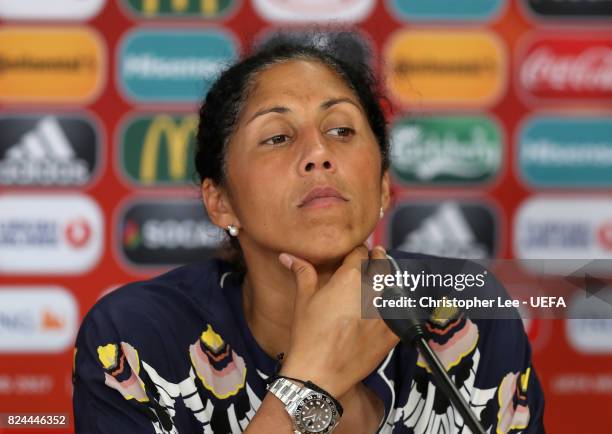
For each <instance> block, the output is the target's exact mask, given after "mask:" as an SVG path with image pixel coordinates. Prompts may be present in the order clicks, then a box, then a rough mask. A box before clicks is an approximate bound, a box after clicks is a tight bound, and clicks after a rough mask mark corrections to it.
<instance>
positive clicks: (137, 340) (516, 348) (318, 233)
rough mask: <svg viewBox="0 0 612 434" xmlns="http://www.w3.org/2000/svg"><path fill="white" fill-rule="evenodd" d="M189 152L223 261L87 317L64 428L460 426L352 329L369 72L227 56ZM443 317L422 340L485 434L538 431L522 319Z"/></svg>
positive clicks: (366, 194)
mask: <svg viewBox="0 0 612 434" xmlns="http://www.w3.org/2000/svg"><path fill="white" fill-rule="evenodd" d="M195 158H196V160H195V162H196V168H197V170H198V173H199V175H200V178H201V180H202V197H203V201H204V204H205V206H206V209H207V212H208V215H209V217H210V219H211V221H212V222H213V223H214V224H216V225H217V226H219V227H221V228H224V229H226V230H227V231H228V234H229V236H230V238H231V243H232V245H233V247H234V249H235V251H236V252H237V255H235V256H234V258H233V259H232V260H231V261H222V260H211V261H208V262H206V263H203V264H195V265H188V266H185V267H181V268H179V269H176V270H173V271H170V272H169V273H167V274H165V275H163V276H160V277H157V278H155V279H152V280H149V281H146V282H137V283H133V284H130V285H127V286H125V287H123V288H121V289H119V290H117V291H115V292H113V293H111V294H110V295H108V296H106V297H105V298H103V299H102V300H100V301H99V302H98V303H97V304H96V306H94V308H93V309H92V310H91V311H90V312H89V314H88V315H87V317H86V318H85V320H84V322H83V325H82V327H81V330H80V332H79V336H78V338H77V344H76V356H75V374H74V386H75V389H74V412H75V426H76V432H77V433H123V432H125V433H128V432H129V433H165V432H180V433H196V432H199V433H201V432H204V433H210V432H214V433H226V432H232V433H236V432H247V433H252V434H257V433H291V432H294V431H296V430H299V431H301V432H332V430H333V432H334V433H374V432H381V433H389V432H397V433H403V432H405V433H411V432H418V433H421V432H428V433H438V432H445V433H451V432H465V431H466V429H467V428H464V427H463V421H462V420H461V417H460V416H458V415H457V414H456V412H454V410H453V408H452V407H451V406H450V404H449V402H448V400H447V399H446V398H445V397H444V396H443V395H442V394H441V393H440V392H439V391H438V390H437V389H436V387H435V385H434V384H433V383H432V380H431V376H430V375H429V373H428V370H427V366H426V364H424V363H423V362H422V361H421V360H420V358H419V357H418V355H417V353H416V352H415V351H414V350H413V349H411V348H409V347H406V346H405V345H403V344H398V338H397V337H396V336H395V335H394V334H393V333H392V332H391V331H390V330H389V329H388V328H387V326H386V325H385V324H384V322H383V321H382V320H380V319H362V318H361V304H360V302H361V300H360V291H359V287H360V279H361V273H360V266H361V261H362V260H364V259H368V258H370V259H385V258H386V252H385V251H384V250H383V249H382V248H381V247H376V248H374V249H373V250H372V251H368V249H367V248H366V247H365V246H364V244H363V243H364V242H365V240H366V239H367V237H368V235H369V234H370V233H371V232H372V231H373V229H374V227H375V226H376V224H377V222H378V220H379V219H380V218H381V217H382V214H383V212H384V210H385V209H386V208H387V207H388V205H389V195H390V193H389V190H390V185H389V175H388V172H387V168H388V165H389V160H388V158H389V157H388V141H387V133H386V124H385V119H384V115H383V113H382V110H381V107H380V105H379V103H378V97H377V94H376V92H375V88H374V84H373V81H372V80H371V78H370V75H369V72H368V70H367V68H366V67H365V66H363V65H349V64H347V63H345V62H343V61H341V60H339V59H337V58H336V57H334V56H332V55H330V54H329V53H325V52H323V51H321V50H319V49H316V48H313V47H304V46H294V45H282V46H277V47H274V48H269V49H264V50H262V51H260V52H258V53H256V54H254V55H252V56H251V57H248V58H246V59H244V60H242V61H241V62H239V63H237V64H236V65H234V66H232V67H231V68H229V69H228V70H227V71H225V72H224V73H223V74H222V75H221V77H220V78H219V79H218V81H217V82H216V83H215V85H214V86H213V87H212V89H211V90H210V92H209V93H208V95H207V96H206V100H205V101H204V103H203V105H202V108H201V110H200V126H199V131H198V151H197V154H196V157H195ZM391 255H392V256H395V257H399V258H401V257H412V256H414V255H411V254H407V253H403V252H391ZM448 313H449V312H447V314H448ZM447 316H448V317H449V319H446V320H444V319H440V318H437V319H436V318H433V319H432V321H430V322H429V324H428V328H429V330H430V331H431V332H432V333H431V336H432V337H431V342H432V343H433V344H434V346H435V348H436V349H437V351H439V354H440V355H441V356H443V357H442V359H443V362H444V363H445V365H446V368H447V370H448V371H449V374H450V375H451V376H452V377H453V378H454V380H455V382H456V383H457V385H458V387H459V388H460V389H461V390H462V392H463V393H464V396H465V397H466V399H467V400H468V401H469V402H470V404H471V406H472V408H473V410H474V411H475V412H476V414H477V415H478V416H479V417H480V419H481V421H482V423H483V425H484V426H485V428H486V429H487V431H488V432H496V433H507V432H524V433H540V432H543V428H542V413H543V397H542V394H541V389H540V386H539V384H538V381H537V378H536V376H535V374H534V373H533V372H532V370H531V365H530V363H531V362H530V349H529V344H528V342H527V339H526V337H525V333H524V331H523V329H522V325H521V323H520V321H518V320H516V321H503V322H501V321H498V322H493V321H476V320H475V321H471V320H470V319H469V318H467V317H465V316H464V315H463V314H461V313H460V312H451V315H447ZM500 348H503V351H504V353H503V354H512V355H513V357H512V360H510V358H508V357H504V356H503V354H502V353H501V352H500V351H499V350H500ZM281 355H284V357H282V356H281ZM313 390H314V391H316V392H318V393H319V394H318V395H317V394H313V392H312V391H313Z"/></svg>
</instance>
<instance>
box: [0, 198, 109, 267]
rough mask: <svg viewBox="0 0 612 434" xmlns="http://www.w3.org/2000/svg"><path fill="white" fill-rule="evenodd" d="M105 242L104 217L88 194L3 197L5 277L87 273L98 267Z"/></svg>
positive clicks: (0, 261)
mask: <svg viewBox="0 0 612 434" xmlns="http://www.w3.org/2000/svg"><path fill="white" fill-rule="evenodd" d="M43 210H44V212H41V211H43ZM103 241H104V227H103V217H102V213H101V211H100V208H99V207H98V205H97V204H96V203H95V202H94V201H93V200H92V199H90V198H89V197H87V196H85V195H81V194H45V195H37V194H22V195H16V194H4V195H0V272H2V273H10V274H81V273H85V272H87V271H89V270H91V269H92V268H93V267H94V266H95V265H96V264H97V263H98V261H99V259H100V257H101V255H102V248H103Z"/></svg>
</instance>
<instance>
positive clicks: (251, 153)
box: [227, 60, 389, 264]
mask: <svg viewBox="0 0 612 434" xmlns="http://www.w3.org/2000/svg"><path fill="white" fill-rule="evenodd" d="M227 181H228V190H229V196H228V198H227V200H228V201H229V203H230V205H231V210H232V213H233V214H234V216H235V220H236V221H235V222H234V224H237V225H238V226H239V227H240V229H241V230H240V235H239V239H240V244H241V246H242V248H243V250H244V252H245V254H246V256H247V259H248V256H249V253H250V252H254V253H255V252H262V251H270V252H274V253H278V252H288V253H291V254H294V255H296V256H299V257H302V258H304V259H307V260H309V261H310V262H311V263H313V264H324V263H327V262H329V261H336V260H338V259H341V258H343V257H344V256H345V255H346V254H347V253H348V252H350V251H351V250H352V249H353V248H355V247H356V246H357V245H359V244H361V243H363V242H364V241H365V240H366V238H367V237H368V235H369V234H370V233H371V232H372V231H373V229H374V227H375V226H376V223H377V222H378V219H379V211H380V207H381V206H384V207H385V208H386V206H387V204H388V198H389V180H388V175H387V174H386V173H385V175H384V177H382V178H381V156H380V150H379V146H378V143H377V141H376V138H375V137H374V134H373V133H372V130H371V128H370V126H369V124H368V121H367V118H366V115H365V112H364V111H363V109H362V108H361V105H360V104H359V102H358V99H357V97H356V95H355V94H354V92H353V91H351V89H350V88H349V87H348V86H347V85H346V84H345V83H344V81H343V80H342V79H341V78H340V77H339V76H338V74H337V73H336V72H334V71H333V70H331V69H330V68H328V67H327V66H324V65H323V64H321V63H319V62H314V61H304V60H294V61H289V62H286V63H281V64H276V65H274V66H272V67H270V68H268V69H267V70H265V71H263V72H261V73H259V74H258V76H257V79H256V82H255V85H254V87H253V90H252V92H251V93H250V95H249V98H248V100H247V101H246V103H245V106H244V108H243V110H242V112H241V115H240V117H239V120H238V127H237V129H236V131H235V134H234V135H233V136H232V139H231V141H230V143H229V146H228V150H227Z"/></svg>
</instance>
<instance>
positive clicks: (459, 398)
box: [378, 255, 486, 434]
mask: <svg viewBox="0 0 612 434" xmlns="http://www.w3.org/2000/svg"><path fill="white" fill-rule="evenodd" d="M387 258H388V259H389V261H390V262H391V263H392V264H393V267H394V268H395V270H396V271H400V269H399V266H398V265H397V263H396V261H395V259H394V258H393V257H391V256H389V255H387ZM413 263H414V264H415V265H416V264H418V267H415V268H419V269H422V268H425V269H427V270H428V267H426V266H424V265H423V264H422V262H420V261H417V260H413V259H411V264H413ZM381 295H382V297H383V299H385V300H392V299H396V300H401V298H402V297H403V296H405V293H404V290H403V289H402V288H400V287H397V286H392V287H387V288H385V289H384V290H383V292H382V294H381ZM378 312H379V313H380V316H381V318H382V319H383V320H384V321H385V323H386V324H387V326H388V327H389V328H390V329H391V331H392V332H393V333H395V334H396V335H397V336H398V337H399V338H400V339H401V340H402V342H404V343H405V344H407V345H410V346H411V347H414V348H415V349H416V350H417V351H418V352H419V353H420V354H421V356H422V357H423V358H424V359H425V361H426V362H427V365H428V366H429V368H430V369H431V372H432V374H433V378H434V381H435V383H436V385H437V386H438V388H439V389H440V390H442V392H443V393H444V395H445V396H446V397H447V398H448V399H449V400H450V402H451V403H452V404H453V406H454V407H455V409H456V410H457V411H458V412H459V414H461V417H462V418H463V420H464V421H465V424H466V425H467V426H468V427H469V429H470V430H471V431H472V433H477V434H486V431H485V430H484V428H483V427H482V425H481V424H480V421H479V420H478V418H477V417H476V415H475V414H474V412H473V411H472V409H471V408H470V406H469V405H468V403H467V402H466V401H465V399H464V398H463V395H461V393H459V390H458V389H457V387H456V386H455V383H453V381H452V380H451V379H450V377H449V376H448V374H447V373H446V370H445V369H444V366H443V365H442V363H441V362H440V359H439V358H438V356H437V355H436V353H435V352H434V351H433V350H432V349H431V347H430V346H429V343H428V342H427V340H426V338H425V330H424V328H423V323H422V321H421V319H420V318H426V317H427V316H424V312H423V310H422V308H418V307H415V308H406V310H405V311H403V312H402V315H401V317H398V316H397V312H396V314H395V315H394V314H393V311H391V310H390V308H387V307H379V308H378Z"/></svg>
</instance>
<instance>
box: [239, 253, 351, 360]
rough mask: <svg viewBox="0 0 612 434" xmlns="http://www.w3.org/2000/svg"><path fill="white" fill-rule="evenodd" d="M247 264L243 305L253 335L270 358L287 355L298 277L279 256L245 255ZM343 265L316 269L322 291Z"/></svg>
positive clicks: (266, 254)
mask: <svg viewBox="0 0 612 434" xmlns="http://www.w3.org/2000/svg"><path fill="white" fill-rule="evenodd" d="M249 250H250V249H249ZM251 252H252V250H251ZM245 260H246V263H247V269H248V272H247V274H246V276H245V279H244V283H243V291H242V292H243V299H242V304H243V308H244V313H245V317H246V321H247V324H248V325H249V328H250V329H251V333H252V334H253V336H254V337H255V340H256V341H257V343H258V344H259V346H260V347H261V348H262V349H263V350H264V351H265V352H266V353H267V354H268V355H269V356H271V357H273V358H276V356H277V355H278V354H279V353H285V354H287V351H288V350H289V343H290V338H291V325H292V324H293V315H294V300H295V295H296V291H297V287H296V283H295V278H294V275H293V273H292V272H291V271H290V270H287V269H286V268H285V267H283V266H282V264H281V263H280V262H279V261H278V253H276V252H257V253H255V254H250V255H249V254H247V253H246V252H245ZM339 265H340V263H339V262H336V263H334V264H328V265H325V266H319V267H315V269H316V270H317V275H318V287H319V288H321V287H322V286H324V285H325V284H326V283H327V281H328V280H329V279H330V278H331V276H332V275H333V273H334V271H335V270H336V269H337V268H338V266H339Z"/></svg>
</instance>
